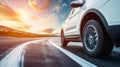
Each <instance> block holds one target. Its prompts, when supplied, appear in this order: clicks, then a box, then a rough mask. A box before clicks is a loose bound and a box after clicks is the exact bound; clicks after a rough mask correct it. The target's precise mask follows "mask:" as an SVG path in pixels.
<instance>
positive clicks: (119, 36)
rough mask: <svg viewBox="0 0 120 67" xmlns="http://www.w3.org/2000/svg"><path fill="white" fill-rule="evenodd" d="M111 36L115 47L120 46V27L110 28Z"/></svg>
mask: <svg viewBox="0 0 120 67" xmlns="http://www.w3.org/2000/svg"><path fill="white" fill-rule="evenodd" d="M109 36H110V38H111V39H112V40H113V41H114V42H115V45H117V46H120V25H114V26H109Z"/></svg>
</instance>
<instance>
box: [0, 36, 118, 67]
mask: <svg viewBox="0 0 120 67" xmlns="http://www.w3.org/2000/svg"><path fill="white" fill-rule="evenodd" d="M0 60H1V61H0V67H120V48H114V50H113V52H112V53H111V54H110V56H108V57H106V58H103V59H96V58H92V57H89V56H88V55H86V54H85V52H84V50H83V47H82V43H81V42H78V43H73V42H70V43H69V44H68V46H67V47H66V48H63V47H61V43H60V37H48V38H15V37H0Z"/></svg>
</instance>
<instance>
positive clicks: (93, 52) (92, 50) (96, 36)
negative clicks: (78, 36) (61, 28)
mask: <svg viewBox="0 0 120 67" xmlns="http://www.w3.org/2000/svg"><path fill="white" fill-rule="evenodd" d="M82 37H83V44H84V48H85V52H86V53H87V54H88V55H90V56H92V57H97V58H98V57H105V56H107V55H109V54H110V53H111V51H112V49H113V44H112V42H111V41H110V39H109V38H107V39H106V38H105V34H104V33H103V30H102V28H101V26H100V24H99V22H98V21H97V20H95V19H91V20H88V21H87V23H86V24H85V26H84V28H83V36H82ZM109 41H110V42H109Z"/></svg>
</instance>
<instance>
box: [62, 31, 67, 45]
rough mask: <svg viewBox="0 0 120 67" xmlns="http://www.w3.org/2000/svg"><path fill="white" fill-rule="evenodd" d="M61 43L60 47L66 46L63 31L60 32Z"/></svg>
mask: <svg viewBox="0 0 120 67" xmlns="http://www.w3.org/2000/svg"><path fill="white" fill-rule="evenodd" d="M61 44H62V47H66V46H67V44H68V41H67V40H66V38H65V36H64V33H63V32H62V33H61Z"/></svg>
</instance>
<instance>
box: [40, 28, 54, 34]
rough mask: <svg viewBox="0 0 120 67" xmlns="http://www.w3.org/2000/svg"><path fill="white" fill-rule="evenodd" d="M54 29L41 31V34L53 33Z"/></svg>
mask: <svg viewBox="0 0 120 67" xmlns="http://www.w3.org/2000/svg"><path fill="white" fill-rule="evenodd" d="M53 31H54V29H53V28H47V29H44V30H41V32H44V33H49V34H51V33H53Z"/></svg>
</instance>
